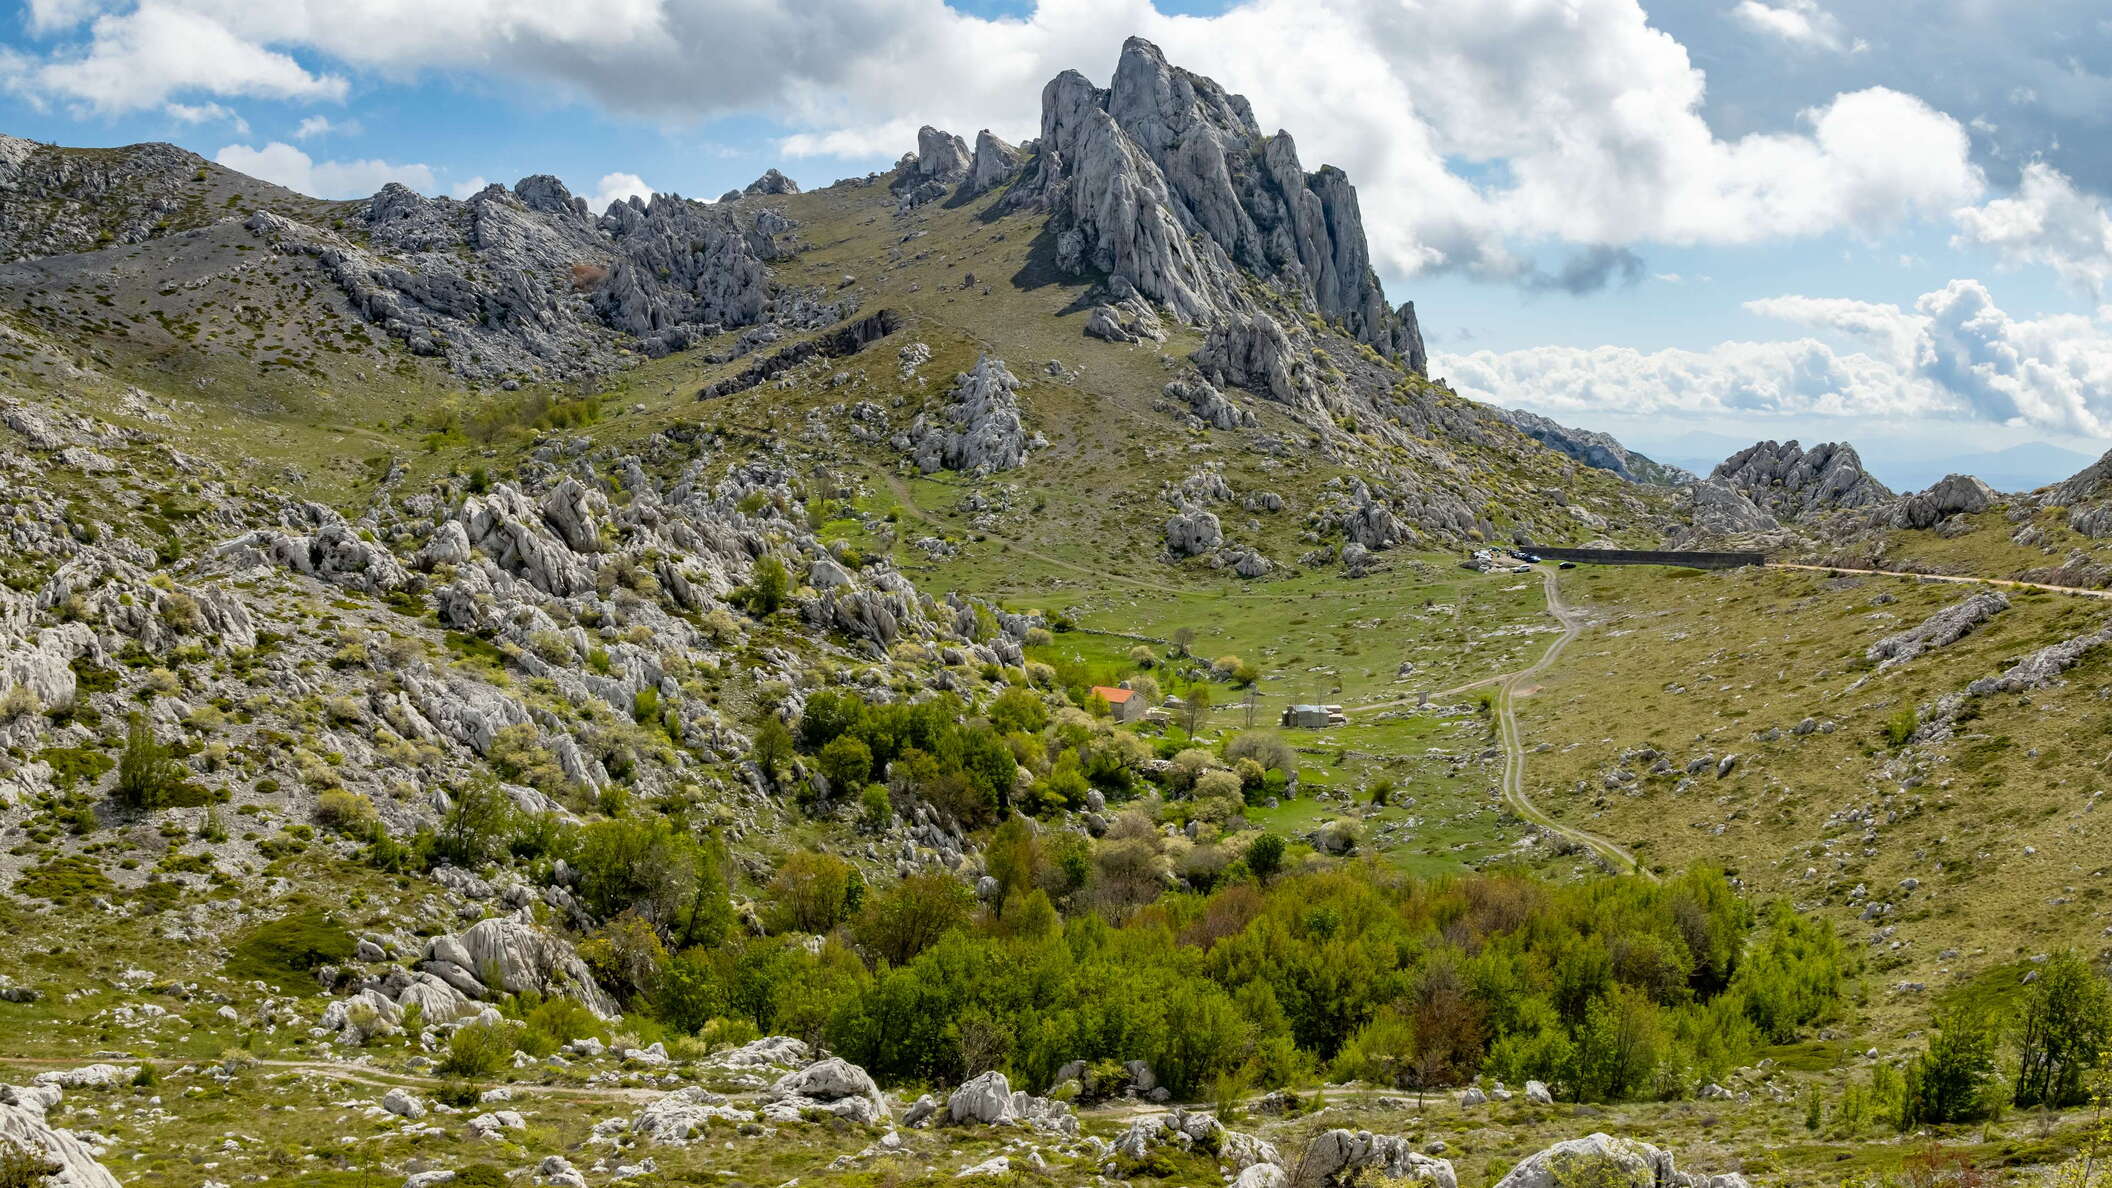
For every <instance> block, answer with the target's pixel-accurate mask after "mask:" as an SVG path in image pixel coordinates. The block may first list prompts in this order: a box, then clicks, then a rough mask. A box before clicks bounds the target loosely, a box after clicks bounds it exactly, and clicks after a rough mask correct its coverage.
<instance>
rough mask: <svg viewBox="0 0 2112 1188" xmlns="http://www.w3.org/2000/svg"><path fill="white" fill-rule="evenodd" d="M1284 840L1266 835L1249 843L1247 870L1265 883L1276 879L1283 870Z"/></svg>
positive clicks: (1272, 835) (1271, 834)
mask: <svg viewBox="0 0 2112 1188" xmlns="http://www.w3.org/2000/svg"><path fill="white" fill-rule="evenodd" d="M1283 849H1284V842H1283V838H1281V837H1279V836H1277V835H1276V834H1273V833H1264V834H1262V835H1261V836H1259V837H1257V838H1255V839H1254V840H1253V841H1250V842H1248V843H1247V869H1248V870H1250V871H1252V872H1254V877H1255V878H1257V879H1260V880H1261V881H1263V882H1267V881H1269V880H1270V879H1272V878H1274V877H1276V872H1277V871H1279V870H1282V869H1283Z"/></svg>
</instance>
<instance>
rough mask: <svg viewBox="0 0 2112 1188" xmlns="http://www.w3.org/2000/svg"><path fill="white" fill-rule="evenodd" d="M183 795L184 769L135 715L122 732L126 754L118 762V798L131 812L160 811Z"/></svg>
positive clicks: (150, 728)
mask: <svg viewBox="0 0 2112 1188" xmlns="http://www.w3.org/2000/svg"><path fill="white" fill-rule="evenodd" d="M182 791H183V768H182V766H181V765H180V764H178V763H177V762H176V759H175V756H174V755H173V754H172V753H171V752H170V751H169V748H167V747H166V746H163V745H162V744H161V742H160V741H159V740H157V739H156V738H155V737H154V730H153V728H152V727H150V726H148V725H147V720H146V718H144V717H142V716H141V715H139V714H138V713H134V714H133V715H132V716H131V718H130V720H129V721H128V723H127V725H126V728H125V750H124V753H123V754H122V755H121V756H119V758H118V761H117V797H118V799H119V800H121V801H123V802H124V803H125V804H127V805H130V806H131V807H133V808H144V809H151V808H159V807H161V806H162V805H165V804H169V803H171V802H173V801H174V800H176V799H177V798H178V796H179V795H180V794H181V793H182Z"/></svg>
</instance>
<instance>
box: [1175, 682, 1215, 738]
mask: <svg viewBox="0 0 2112 1188" xmlns="http://www.w3.org/2000/svg"><path fill="white" fill-rule="evenodd" d="M1181 717H1182V719H1183V721H1182V725H1183V726H1185V727H1186V728H1187V730H1188V737H1190V738H1193V737H1195V736H1196V734H1197V733H1199V732H1200V731H1201V730H1202V728H1203V723H1205V722H1207V721H1209V720H1210V686H1208V685H1202V684H1199V685H1197V686H1195V687H1194V688H1192V689H1190V690H1188V696H1187V699H1186V706H1185V708H1184V709H1183V710H1182V711H1181Z"/></svg>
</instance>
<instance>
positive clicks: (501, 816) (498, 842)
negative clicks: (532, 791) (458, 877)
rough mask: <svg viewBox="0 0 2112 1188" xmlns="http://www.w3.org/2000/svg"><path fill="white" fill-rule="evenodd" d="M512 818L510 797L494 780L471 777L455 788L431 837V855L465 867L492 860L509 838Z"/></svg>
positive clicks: (497, 855) (488, 777)
mask: <svg viewBox="0 0 2112 1188" xmlns="http://www.w3.org/2000/svg"><path fill="white" fill-rule="evenodd" d="M514 817H515V810H514V807H513V798H512V797H510V796H508V795H507V794H506V790H505V789H504V788H501V787H499V782H498V781H497V780H496V779H493V778H492V777H490V776H481V777H479V778H476V779H473V780H471V781H470V782H469V783H467V784H465V785H463V786H462V787H461V788H458V789H456V790H455V797H454V803H453V804H450V805H449V806H448V809H447V814H446V815H445V816H443V817H442V818H441V819H440V832H439V833H437V834H435V835H434V837H433V849H432V856H433V858H434V859H436V860H438V861H441V862H447V863H452V864H453V865H456V866H465V867H475V866H482V865H483V864H484V863H486V862H495V861H497V860H498V859H499V857H500V856H501V855H503V854H505V852H506V847H507V844H508V843H509V841H510V840H511V839H512V834H513V825H514Z"/></svg>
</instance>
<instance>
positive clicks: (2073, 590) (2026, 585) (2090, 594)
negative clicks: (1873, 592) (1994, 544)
mask: <svg viewBox="0 0 2112 1188" xmlns="http://www.w3.org/2000/svg"><path fill="white" fill-rule="evenodd" d="M1767 568H1769V569H1806V570H1813V571H1816V572H1818V573H1859V574H1865V575H1867V576H1870V577H1896V578H1913V579H1914V580H1915V581H1920V582H1954V583H1956V584H1958V585H1961V586H2005V587H2008V588H2009V589H2012V590H2050V591H2052V592H2053V593H2055V594H2079V595H2081V596H2083V597H2084V598H2112V590H2092V589H2089V588H2087V587H2084V586H2053V585H2048V584H2047V583H2045V582H2020V581H2017V580H2016V579H2014V578H1985V577H1965V576H1961V575H1959V574H1951V573H1908V572H1906V571H1905V570H1899V569H1850V568H1848V567H1847V566H1845V565H1800V564H1798V563H1796V562H1794V561H1770V562H1768V563H1767Z"/></svg>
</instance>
